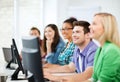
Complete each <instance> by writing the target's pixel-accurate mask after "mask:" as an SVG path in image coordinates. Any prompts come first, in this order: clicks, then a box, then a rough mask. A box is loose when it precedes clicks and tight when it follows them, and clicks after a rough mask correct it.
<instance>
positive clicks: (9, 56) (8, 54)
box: [2, 47, 17, 69]
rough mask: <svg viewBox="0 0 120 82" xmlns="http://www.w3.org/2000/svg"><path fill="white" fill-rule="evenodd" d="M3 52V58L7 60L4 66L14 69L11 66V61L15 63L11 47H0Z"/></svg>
mask: <svg viewBox="0 0 120 82" xmlns="http://www.w3.org/2000/svg"><path fill="white" fill-rule="evenodd" d="M2 50H3V54H4V59H5V61H6V62H7V65H6V68H9V69H15V68H14V67H12V66H11V63H15V64H16V63H17V62H16V58H15V57H14V55H13V51H12V48H10V47H2Z"/></svg>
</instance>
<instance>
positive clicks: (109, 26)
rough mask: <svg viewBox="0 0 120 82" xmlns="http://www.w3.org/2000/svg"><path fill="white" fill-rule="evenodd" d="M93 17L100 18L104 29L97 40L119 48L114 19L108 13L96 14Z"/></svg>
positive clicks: (119, 37)
mask: <svg viewBox="0 0 120 82" xmlns="http://www.w3.org/2000/svg"><path fill="white" fill-rule="evenodd" d="M95 16H99V17H100V18H101V23H102V25H103V28H104V33H103V35H102V36H101V37H100V38H99V40H100V41H101V42H105V41H110V42H112V43H114V44H116V45H117V46H119V47H120V35H119V31H118V26H117V21H116V18H115V17H114V16H113V15H112V14H110V13H97V14H95Z"/></svg>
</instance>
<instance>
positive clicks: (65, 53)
mask: <svg viewBox="0 0 120 82" xmlns="http://www.w3.org/2000/svg"><path fill="white" fill-rule="evenodd" d="M74 48H75V44H74V43H73V42H71V43H69V45H68V46H67V44H66V45H65V46H64V48H63V50H62V51H61V53H60V55H59V56H58V64H59V65H66V64H69V63H70V62H71V61H72V57H73V52H74Z"/></svg>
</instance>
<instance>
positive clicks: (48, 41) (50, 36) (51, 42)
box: [43, 24, 65, 64]
mask: <svg viewBox="0 0 120 82" xmlns="http://www.w3.org/2000/svg"><path fill="white" fill-rule="evenodd" d="M64 45H65V43H64V41H63V40H62V38H61V37H60V34H59V31H58V28H57V26H56V25H55V24H48V25H47V26H46V27H45V30H44V39H43V51H44V53H46V57H45V60H46V62H47V63H52V64H58V56H59V54H60V52H61V50H62V48H63V47H64Z"/></svg>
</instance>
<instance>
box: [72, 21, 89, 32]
mask: <svg viewBox="0 0 120 82" xmlns="http://www.w3.org/2000/svg"><path fill="white" fill-rule="evenodd" d="M73 26H74V27H75V26H83V27H84V28H83V31H84V34H86V33H88V32H90V29H89V26H90V23H89V22H87V21H75V22H73Z"/></svg>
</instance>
